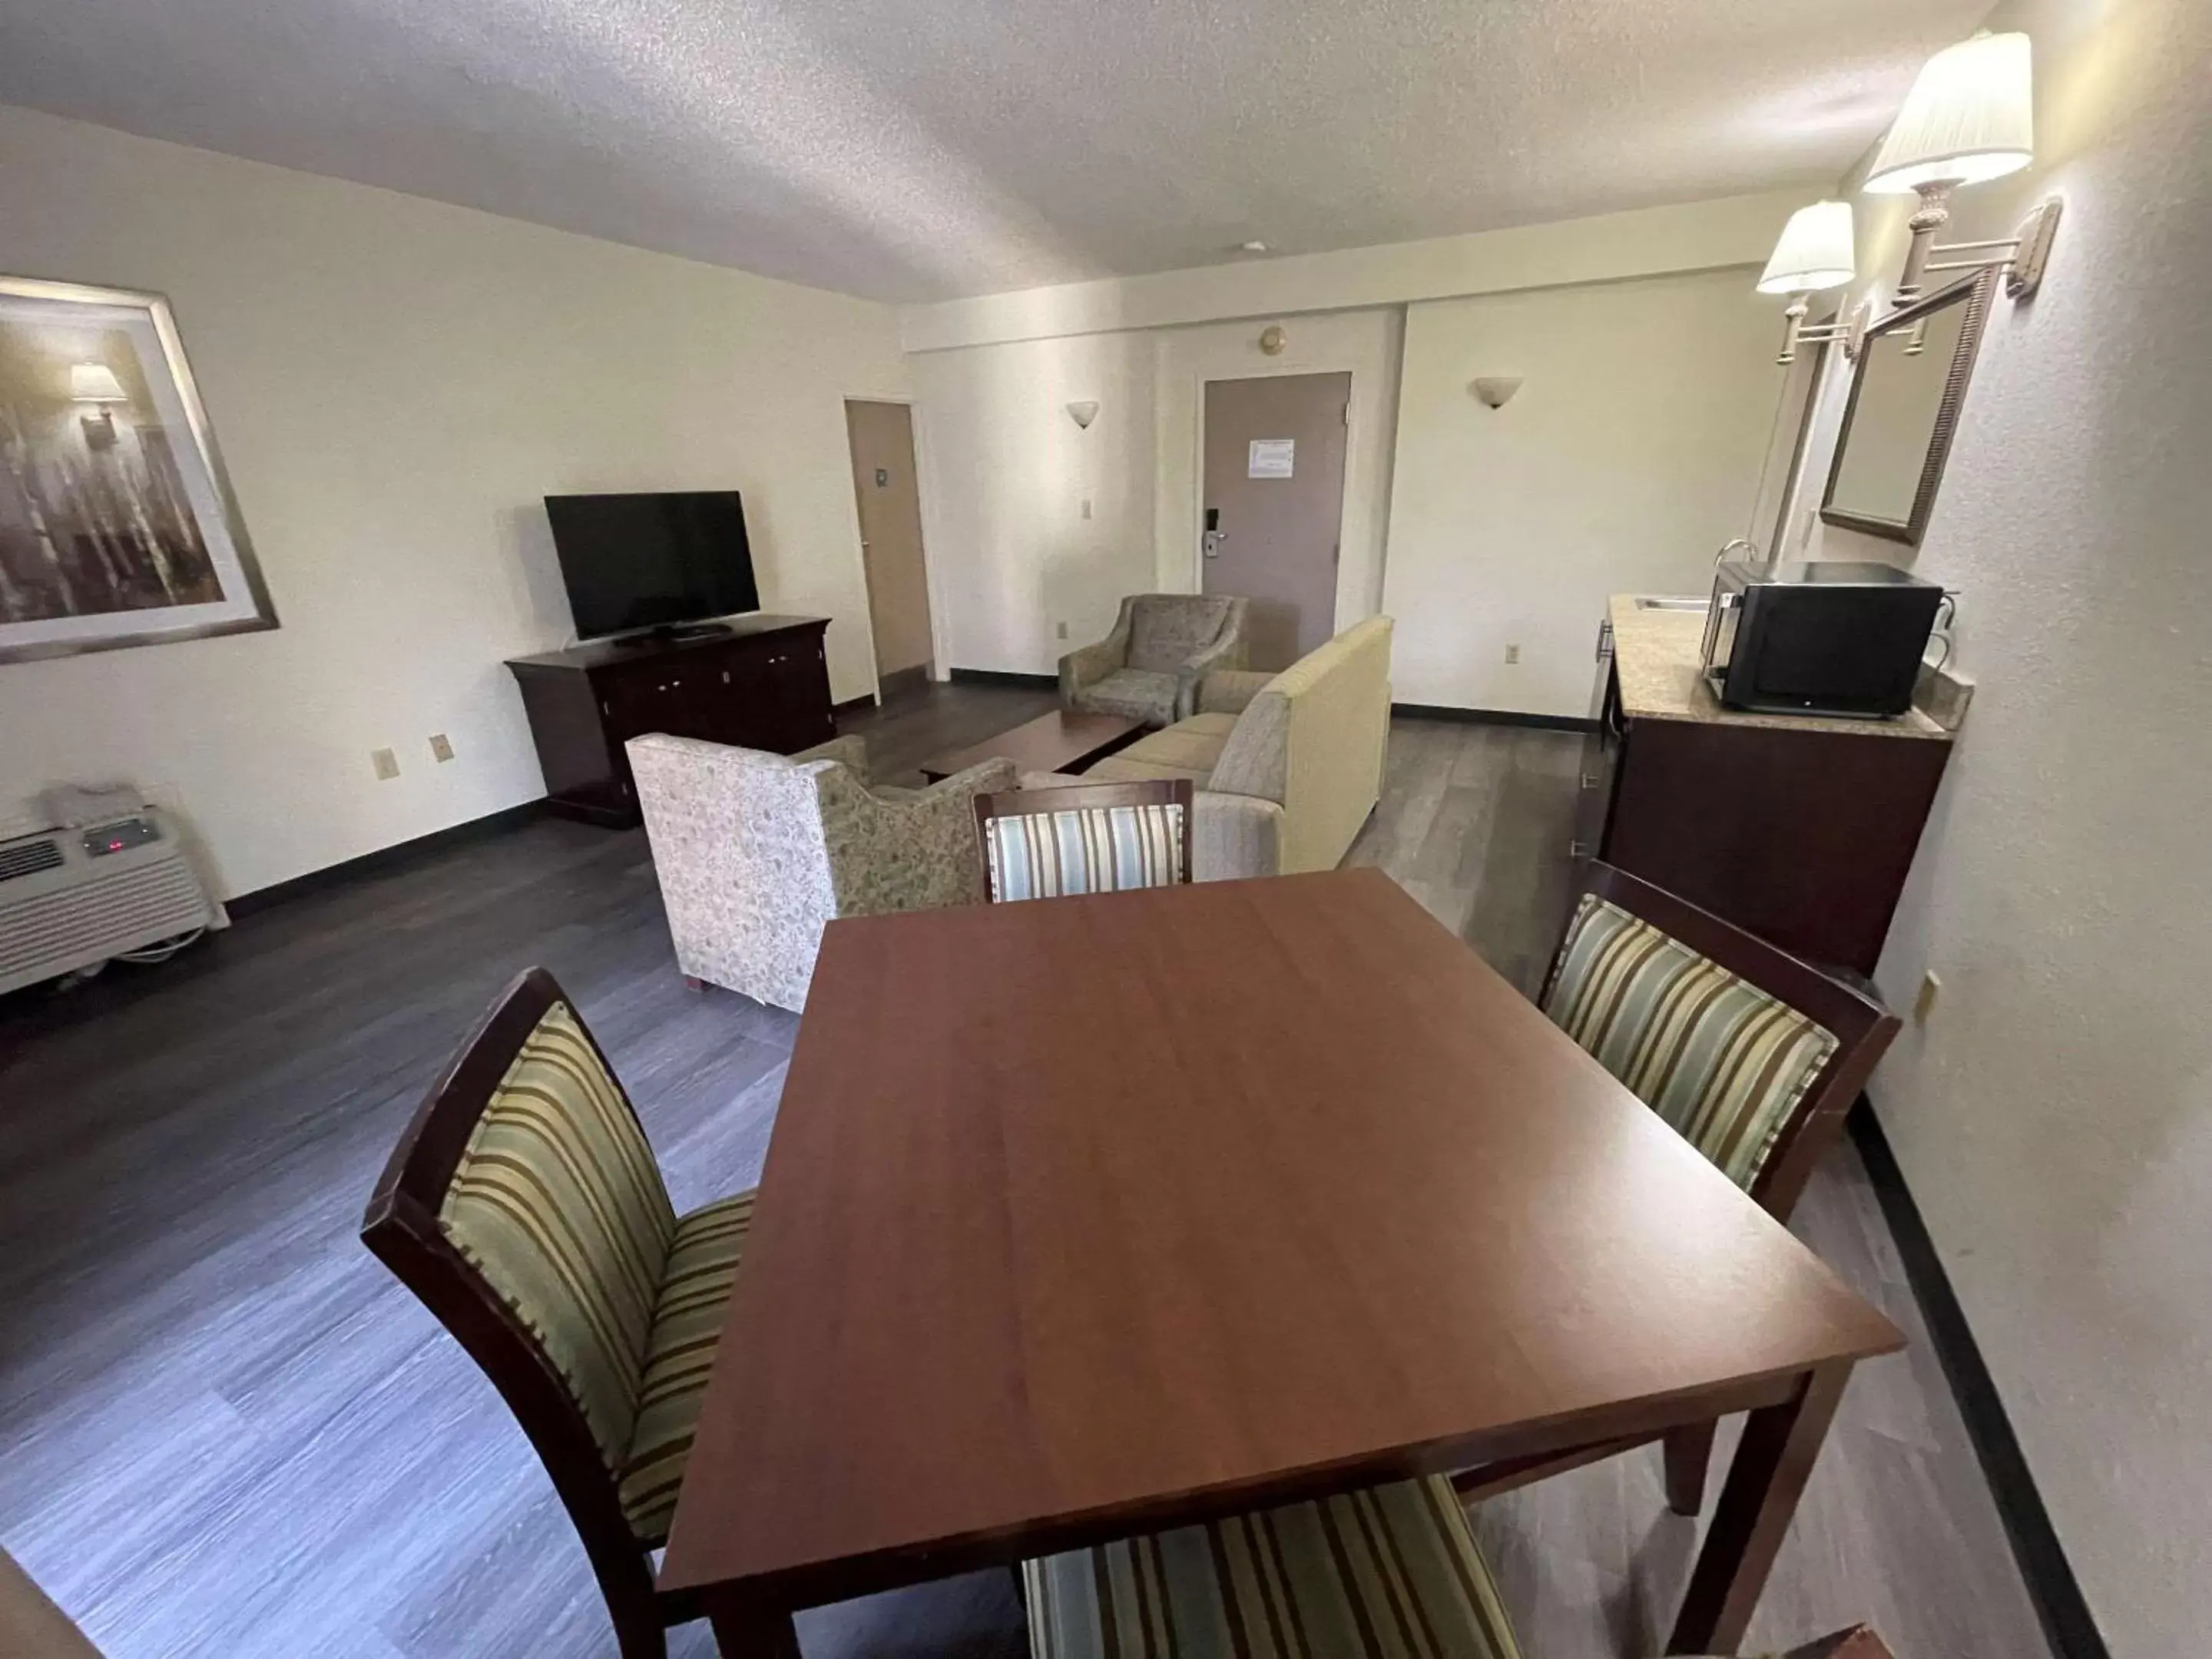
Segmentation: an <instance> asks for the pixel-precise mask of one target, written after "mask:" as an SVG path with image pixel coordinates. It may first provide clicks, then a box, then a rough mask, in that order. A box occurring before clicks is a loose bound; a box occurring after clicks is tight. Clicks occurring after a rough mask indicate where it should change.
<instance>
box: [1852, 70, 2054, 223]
mask: <svg viewBox="0 0 2212 1659" xmlns="http://www.w3.org/2000/svg"><path fill="white" fill-rule="evenodd" d="M2034 159H2035V88H2034V76H2033V69H2032V66H2031V56H2030V52H2029V48H2028V41H2027V36H2026V35H2025V34H2020V33H2011V34H1978V35H1976V36H1975V37H1974V38H1973V39H1972V40H1961V41H1960V43H1959V44H1958V45H1957V46H1946V47H1944V49H1943V50H1942V51H1941V52H1937V53H1936V55H1935V56H1934V57H1933V58H1929V60H1928V62H1927V64H1925V65H1923V68H1922V69H1921V71H1920V78H1919V79H1918V80H1917V81H1915V82H1913V83H1912V91H1911V93H1910V94H1908V95H1907V96H1906V98H1905V107H1904V108H1903V109H1902V110H1900V111H1899V112H1898V117H1897V120H1896V123H1895V125H1893V126H1892V127H1891V128H1890V130H1889V136H1888V137H1886V138H1884V139H1883V140H1882V141H1881V149H1880V150H1879V151H1877V152H1876V153H1875V158H1874V167H1873V170H1872V171H1871V172H1870V173H1868V175H1867V181H1866V188H1867V189H1868V190H1869V191H1874V192H1875V193H1877V194H1880V195H1891V196H1903V195H1908V194H1910V193H1911V191H1915V190H1917V189H1918V188H1919V187H1920V186H1921V185H1928V184H1934V183H1936V181H1938V180H1939V179H1948V180H1950V181H1952V182H1954V183H1957V184H1962V185H1971V184H1978V183H1979V182H1980V181H1981V180H1983V179H1996V178H1999V177H2002V175H2003V174H2005V173H2014V172H2017V171H2018V170H2019V169H2020V168H2021V167H2026V166H2027V164H2028V163H2029V162H2030V161H2033V160H2034Z"/></svg>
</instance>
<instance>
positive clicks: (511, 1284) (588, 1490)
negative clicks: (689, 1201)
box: [361, 969, 675, 1620]
mask: <svg viewBox="0 0 2212 1659" xmlns="http://www.w3.org/2000/svg"><path fill="white" fill-rule="evenodd" d="M674 1231H675V1215H674V1212H673V1211H672V1209H671V1206H670V1205H669V1201H668V1195H667V1192H666V1190H665V1188H664V1187H663V1186H662V1184H661V1179H660V1171H659V1166H658V1165H657V1164H655V1163H654V1162H653V1152H652V1149H651V1148H650V1147H649V1146H647V1143H646V1139H645V1131H644V1129H643V1127H641V1125H640V1124H639V1122H638V1120H637V1114H636V1112H635V1109H633V1108H632V1106H631V1105H630V1103H629V1097H627V1096H626V1095H625V1094H624V1093H623V1090H622V1086H621V1085H620V1084H619V1083H617V1081H616V1080H615V1077H614V1073H613V1072H612V1070H611V1068H610V1067H609V1066H608V1065H607V1062H606V1057H605V1054H602V1053H601V1052H600V1050H599V1045H598V1044H597V1043H596V1042H593V1041H592V1036H591V1033H590V1032H589V1031H588V1030H586V1029H585V1026H584V1023H583V1021H582V1020H581V1019H580V1018H578V1017H577V1015H576V1012H575V1010H574V1007H572V1006H570V1004H569V1002H568V998H567V997H566V996H565V995H564V994H562V990H561V987H559V986H558V985H557V984H556V983H555V982H554V981H553V977H552V975H550V974H548V973H546V972H545V971H544V969H531V970H530V971H528V972H527V973H526V974H524V975H522V976H521V977H520V979H518V980H516V981H515V982H514V983H513V985H511V986H510V987H507V991H506V993H505V994H503V995H502V996H501V999H500V1000H499V1001H498V1002H497V1003H496V1004H495V1005H494V1006H493V1008H492V1010H491V1012H489V1014H488V1015H486V1016H485V1018H484V1019H483V1022H482V1023H481V1024H479V1025H478V1026H477V1029H476V1030H475V1031H474V1032H473V1033H472V1034H471V1036H470V1037H469V1038H468V1040H467V1042H465V1043H464V1044H463V1045H462V1048H461V1050H460V1052H459V1054H458V1055H457V1057H456V1058H455V1059H454V1060H453V1063H452V1064H451V1065H450V1066H448V1067H447V1070H446V1073H445V1074H444V1075H443V1076H442V1077H441V1078H440V1079H439V1080H438V1082H437V1083H436V1085H435V1086H434V1087H433V1088H432V1089H431V1091H430V1093H429V1096H428V1098H427V1099H426V1100H425V1101H424V1102H423V1103H422V1107H421V1109H419V1110H418V1111H417V1112H416V1115H415V1118H414V1121H412V1122H411V1123H410V1124H409V1125H408V1127H407V1130H406V1133H404V1134H403V1135H402V1136H401V1137H400V1139H399V1144H398V1146H397V1147H396V1148H395V1149H394V1150H393V1152H392V1158H391V1161H390V1162H389V1163H388V1164H386V1166H385V1170H384V1174H383V1176H381V1178H380V1179H379V1181H378V1182H377V1183H376V1189H375V1192H374V1194H373V1195H372V1196H371V1197H370V1199H369V1202H368V1212H367V1213H366V1214H365V1215H364V1216H363V1218H362V1235H361V1236H362V1243H365V1244H367V1245H368V1248H369V1249H370V1250H371V1251H373V1252H374V1254H375V1255H376V1256H377V1258H378V1259H379V1260H380V1261H383V1262H384V1263H385V1265H386V1267H390V1268H391V1269H392V1272H393V1273H395V1274H396V1275H398V1278H399V1279H401V1281H402V1282H404V1284H405V1285H407V1286H408V1288H409V1289H410V1290H411V1291H414V1292H415V1294H416V1296H417V1297H420V1298H421V1299H422V1303H423V1304H424V1305H426V1306H427V1307H428V1309H429V1310H430V1311H431V1312H432V1313H433V1314H434V1315H435V1316H437V1318H438V1320H439V1321H440V1322H441V1323H442V1324H443V1325H444V1326H445V1327H446V1328H447V1330H448V1331H450V1332H451V1333H452V1334H453V1336H454V1338H455V1339H456V1340H459V1343H460V1344H461V1346H462V1347H464V1348H465V1349H466V1350H467V1352H468V1353H469V1355H470V1357H471V1358H473V1359H474V1360H475V1361H476V1362H477V1364H478V1365H479V1366H480V1367H481V1368H482V1369H483V1371H484V1374H485V1375H486V1376H489V1378H490V1379H491V1381H492V1383H493V1384H494V1386H495V1387H496V1388H497V1389H499V1391H500V1393H501V1395H502V1396H503V1397H504V1398H505V1399H506V1401H507V1406H508V1407H509V1408H510V1409H511V1410H512V1411H513V1413H514V1415H515V1418H516V1419H517V1421H518V1422H520V1425H521V1426H522V1429H523V1431H524V1432H525V1433H526V1434H527V1435H528V1436H529V1437H530V1440H531V1443H532V1445H533V1446H535V1447H536V1448H537V1450H538V1455H539V1457H540V1458H541V1459H543V1460H544V1464H545V1468H546V1472H547V1473H548V1474H550V1475H551V1476H552V1478H553V1483H554V1486H555V1488H556V1490H557V1491H558V1492H560V1494H561V1498H562V1502H563V1504H566V1505H567V1507H568V1513H569V1516H570V1518H571V1519H572V1520H573V1521H574V1522H575V1524H576V1528H577V1530H578V1531H579V1532H580V1533H581V1534H583V1539H584V1545H585V1548H586V1551H587V1553H589V1554H590V1555H591V1558H592V1566H593V1568H594V1570H595V1571H597V1573H598V1575H599V1581H600V1584H601V1587H602V1589H605V1591H606V1593H607V1595H608V1599H609V1601H610V1603H611V1604H612V1605H613V1606H614V1607H615V1610H616V1613H617V1620H620V1619H622V1618H623V1610H624V1607H629V1610H630V1612H631V1613H632V1614H633V1616H634V1615H635V1613H636V1609H637V1608H638V1607H639V1606H640V1605H641V1602H640V1597H642V1604H643V1605H647V1606H649V1605H650V1603H651V1600H652V1595H653V1583H652V1574H651V1571H650V1567H649V1566H648V1565H647V1564H646V1559H645V1557H644V1554H643V1553H642V1549H641V1545H640V1544H639V1542H638V1541H637V1540H636V1538H635V1536H634V1534H632V1531H631V1529H630V1527H629V1522H627V1521H626V1520H625V1519H624V1517H623V1510H622V1505H621V1501H620V1498H619V1494H618V1489H617V1475H618V1471H619V1466H620V1463H621V1462H622V1460H623V1457H624V1455H626V1454H627V1452H628V1450H629V1440H630V1433H631V1430H632V1428H633V1426H634V1425H635V1415H636V1410H637V1398H638V1389H639V1384H640V1381H641V1374H642V1370H643V1361H644V1355H645V1349H646V1341H647V1336H648V1335H649V1334H650V1329H651V1324H652V1317H653V1304H654V1300H655V1297H656V1296H657V1294H658V1291H659V1285H660V1279H661V1277H662V1274H663V1273H664V1271H665V1267H666V1262H667V1255H668V1250H669V1245H670V1242H671V1238H672V1237H673V1234H674Z"/></svg>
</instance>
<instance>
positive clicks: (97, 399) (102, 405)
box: [70, 363, 131, 449]
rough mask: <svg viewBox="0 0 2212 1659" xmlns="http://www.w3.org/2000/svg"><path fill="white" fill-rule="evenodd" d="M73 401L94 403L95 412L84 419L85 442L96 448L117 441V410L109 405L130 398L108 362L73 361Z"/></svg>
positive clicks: (124, 402) (71, 371) (121, 402)
mask: <svg viewBox="0 0 2212 1659" xmlns="http://www.w3.org/2000/svg"><path fill="white" fill-rule="evenodd" d="M130 401H131V394H130V393H129V392H125V390H124V389H123V382H122V381H120V380H117V379H116V378H115V371H114V370H113V369H112V368H109V367H108V366H107V365H106V363H71V364H70V402H71V403H76V404H92V405H93V412H92V413H91V414H89V415H87V416H84V419H83V425H84V441H85V442H87V443H88V444H89V445H91V446H92V447H94V449H106V448H108V447H111V446H112V444H113V443H114V442H115V411H114V410H113V409H112V408H111V407H109V405H111V404H127V403H129V402H130Z"/></svg>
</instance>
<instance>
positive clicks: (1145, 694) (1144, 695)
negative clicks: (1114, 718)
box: [1075, 668, 1176, 726]
mask: <svg viewBox="0 0 2212 1659" xmlns="http://www.w3.org/2000/svg"><path fill="white" fill-rule="evenodd" d="M1075 701H1076V702H1077V703H1078V705H1079V706H1080V707H1082V708H1088V709H1091V710H1092V711H1093V712H1095V713H1097V714H1119V715H1121V717H1122V719H1124V720H1150V721H1152V722H1154V723H1156V724H1158V725H1161V726H1164V725H1166V724H1167V723H1168V722H1169V721H1170V720H1173V719H1174V718H1175V707H1176V677H1175V676H1174V675H1173V674H1171V673H1156V672H1153V671H1149V670H1146V669H1141V668H1118V669H1116V670H1115V671H1114V672H1112V673H1110V674H1109V675H1108V676H1107V677H1106V678H1104V679H1103V680H1093V681H1092V682H1091V684H1088V685H1086V686H1085V687H1084V688H1083V690H1081V691H1080V692H1079V693H1077V694H1076V698H1075Z"/></svg>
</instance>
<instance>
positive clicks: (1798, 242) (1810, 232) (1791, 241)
mask: <svg viewBox="0 0 2212 1659" xmlns="http://www.w3.org/2000/svg"><path fill="white" fill-rule="evenodd" d="M1857 274H1858V254H1857V248H1856V246H1854V244H1853V242H1852V239H1851V204H1850V203H1849V202H1815V203H1814V204H1813V205H1812V206H1810V207H1802V208H1799V209H1798V210H1797V211H1796V212H1795V213H1793V214H1791V215H1790V222H1789V223H1788V224H1786V225H1784V227H1783V228H1782V240H1780V241H1778V242H1777V243H1776V244H1775V245H1774V257H1773V258H1771V259H1769V260H1768V261H1767V262H1766V269H1765V270H1762V271H1760V272H1759V292H1760V293H1761V294H1786V295H1789V296H1790V308H1789V309H1788V310H1787V311H1785V312H1784V313H1782V315H1783V319H1784V327H1783V333H1782V351H1781V355H1780V356H1777V357H1776V358H1775V360H1774V361H1775V362H1778V363H1794V362H1796V361H1797V348H1798V346H1799V345H1801V344H1807V345H1811V344H1820V343H1826V342H1827V341H1829V340H1833V339H1838V338H1840V337H1843V336H1844V335H1845V334H1846V333H1848V332H1849V330H1848V329H1847V328H1846V327H1845V325H1842V324H1839V323H1826V324H1820V325H1814V326H1812V327H1808V326H1807V325H1806V322H1805V319H1806V317H1807V316H1808V315H1809V314H1810V313H1811V312H1812V309H1813V297H1812V296H1813V295H1815V294H1818V293H1820V292H1821V291H1822V290H1823V289H1832V288H1842V287H1844V285H1846V284H1847V283H1850V280H1851V278H1852V277H1853V276H1857Z"/></svg>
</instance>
